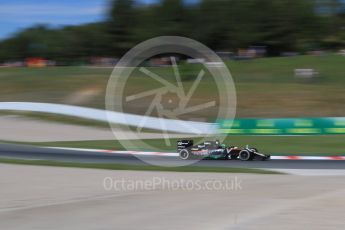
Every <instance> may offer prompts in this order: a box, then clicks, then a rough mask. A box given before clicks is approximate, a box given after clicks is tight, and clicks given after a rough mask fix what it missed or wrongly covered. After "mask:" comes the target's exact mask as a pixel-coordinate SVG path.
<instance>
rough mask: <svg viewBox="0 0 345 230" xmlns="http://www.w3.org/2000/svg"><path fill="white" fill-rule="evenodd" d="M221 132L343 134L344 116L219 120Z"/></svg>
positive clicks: (237, 133)
mask: <svg viewBox="0 0 345 230" xmlns="http://www.w3.org/2000/svg"><path fill="white" fill-rule="evenodd" d="M218 127H219V130H220V132H221V133H223V134H229V135H324V134H333V135H334V134H345V117H325V118H279V119H254V118H253V119H251V118H248V119H235V120H219V121H218Z"/></svg>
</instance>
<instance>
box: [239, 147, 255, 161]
mask: <svg viewBox="0 0 345 230" xmlns="http://www.w3.org/2000/svg"><path fill="white" fill-rule="evenodd" d="M239 158H240V160H241V161H251V160H252V159H253V154H252V153H251V152H249V151H248V150H242V151H241V152H240V154H239Z"/></svg>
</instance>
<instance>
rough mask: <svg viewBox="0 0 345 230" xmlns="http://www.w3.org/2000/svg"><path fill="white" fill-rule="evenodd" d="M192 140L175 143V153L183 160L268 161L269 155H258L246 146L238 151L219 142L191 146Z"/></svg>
mask: <svg viewBox="0 0 345 230" xmlns="http://www.w3.org/2000/svg"><path fill="white" fill-rule="evenodd" d="M193 143H194V142H193V140H180V141H177V152H178V153H179V156H180V158H181V159H183V160H188V159H193V158H202V159H222V160H236V159H240V160H241V161H251V160H254V159H255V160H262V161H264V160H268V159H270V157H271V156H270V155H267V154H262V153H259V151H258V150H257V149H256V148H250V147H249V146H246V148H244V149H240V148H238V147H234V146H230V147H228V146H226V145H225V144H220V142H219V141H205V142H204V143H201V144H198V145H193Z"/></svg>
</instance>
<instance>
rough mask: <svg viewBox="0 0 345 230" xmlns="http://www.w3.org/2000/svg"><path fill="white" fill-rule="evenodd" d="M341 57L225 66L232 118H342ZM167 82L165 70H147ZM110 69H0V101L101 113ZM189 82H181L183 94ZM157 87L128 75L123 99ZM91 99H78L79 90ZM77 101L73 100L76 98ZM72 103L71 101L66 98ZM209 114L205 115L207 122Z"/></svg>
mask: <svg viewBox="0 0 345 230" xmlns="http://www.w3.org/2000/svg"><path fill="white" fill-rule="evenodd" d="M344 61H345V57H342V56H338V55H324V56H296V57H278V58H263V59H255V60H246V61H228V62H227V65H228V67H229V69H230V71H231V73H232V76H233V79H234V81H235V86H236V90H237V98H238V107H237V116H238V117H322V116H344V114H345V107H344V106H343V105H344V104H345V89H344V84H345V76H344V75H345V65H344V63H345V62H344ZM180 68H181V70H182V72H183V73H182V75H183V74H185V75H188V77H190V75H191V74H192V72H195V75H196V74H197V73H198V71H197V68H195V66H193V67H191V68H192V71H191V69H190V68H189V67H186V66H185V64H182V65H181V66H180ZM296 68H313V69H315V70H316V71H318V72H319V73H320V75H319V76H320V77H319V78H317V79H313V80H306V79H305V80H302V79H297V78H295V77H294V69H296ZM149 69H150V70H151V71H152V72H155V73H157V74H159V75H161V76H163V78H166V79H168V80H171V81H172V80H173V71H172V70H171V68H169V67H154V68H149ZM111 71H112V69H111V68H110V69H109V68H108V69H106V68H87V67H49V68H42V69H35V68H0V82H1V84H0V101H30V102H51V103H63V104H75V105H81V106H89V107H96V108H102V109H104V97H105V89H106V85H107V82H108V79H109V77H110V75H111ZM213 81H214V80H213V79H212V78H210V77H209V76H208V75H207V74H206V76H205V79H204V80H203V81H202V82H201V84H200V86H199V90H198V92H196V96H195V98H193V100H194V101H195V102H196V103H198V102H199V101H202V100H205V99H206V100H207V98H209V97H210V96H212V95H215V86H214V84H213ZM192 82H193V81H191V80H188V81H186V82H184V85H185V87H186V88H187V89H188V88H189V87H190V86H191V84H192ZM157 86H158V87H159V86H161V85H160V84H159V83H158V82H156V81H155V80H153V79H151V78H149V77H145V76H144V75H143V74H142V73H139V72H138V71H134V73H133V76H131V77H130V78H129V81H128V87H127V88H126V89H127V90H128V91H127V92H128V93H129V94H131V93H138V92H141V91H145V90H148V89H152V88H154V87H157ZM90 90H91V95H89V96H84V98H83V95H84V94H83V93H82V92H85V91H88V92H89V91H90ZM78 93H79V97H80V98H81V99H80V100H73V98H75V97H78ZM71 98H72V99H71ZM126 109H127V111H128V112H134V113H138V114H143V113H145V111H146V109H147V106H146V105H145V103H142V101H140V102H137V103H134V104H131V105H128V106H127V108H126ZM214 111H215V110H211V111H205V112H204V114H203V115H204V116H205V117H207V118H208V119H209V120H212V119H214V118H215V116H216V114H215V112H214ZM194 117H198V113H194V114H193V113H191V114H190V115H189V117H186V118H187V119H188V118H194Z"/></svg>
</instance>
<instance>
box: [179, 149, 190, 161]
mask: <svg viewBox="0 0 345 230" xmlns="http://www.w3.org/2000/svg"><path fill="white" fill-rule="evenodd" d="M179 156H180V158H181V159H182V160H189V159H191V153H190V151H189V150H188V149H182V150H181V151H180V152H179Z"/></svg>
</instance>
